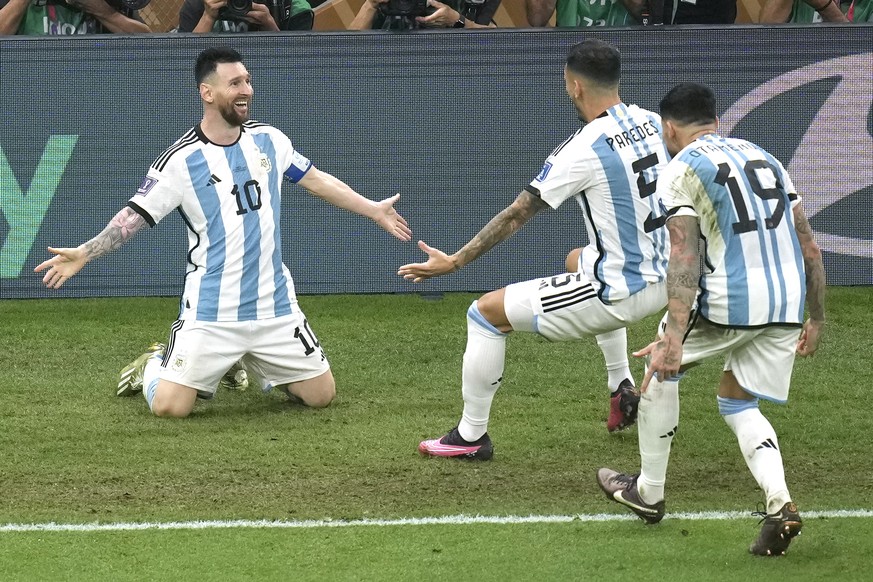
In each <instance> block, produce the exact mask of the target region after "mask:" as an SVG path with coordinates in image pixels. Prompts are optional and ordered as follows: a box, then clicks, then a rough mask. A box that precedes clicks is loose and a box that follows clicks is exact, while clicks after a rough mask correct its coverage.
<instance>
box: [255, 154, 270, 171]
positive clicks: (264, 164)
mask: <svg viewBox="0 0 873 582" xmlns="http://www.w3.org/2000/svg"><path fill="white" fill-rule="evenodd" d="M258 160H260V165H261V168H262V169H263V170H264V171H265V172H269V171H271V170H272V169H273V162H271V161H270V158H269V156H267V154H261V155H260V156H258Z"/></svg>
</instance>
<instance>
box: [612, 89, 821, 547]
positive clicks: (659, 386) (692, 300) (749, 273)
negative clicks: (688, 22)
mask: <svg viewBox="0 0 873 582" xmlns="http://www.w3.org/2000/svg"><path fill="white" fill-rule="evenodd" d="M661 116H662V121H663V126H664V142H665V143H666V144H667V148H668V149H669V151H670V153H671V154H673V155H674V158H673V159H672V161H671V162H670V163H669V164H668V166H667V168H666V169H665V170H664V172H663V173H662V174H661V177H660V181H659V182H658V192H659V194H661V199H662V201H663V203H664V206H665V208H666V209H667V213H668V219H667V229H668V230H669V232H670V241H671V252H670V264H669V267H668V270H667V296H668V298H669V299H668V305H667V307H668V309H667V314H666V315H665V316H664V319H663V320H662V321H661V326H660V328H659V329H660V339H659V340H657V341H655V342H653V343H651V344H650V345H648V346H647V347H645V348H643V349H642V350H640V351H638V352H637V353H636V354H635V355H638V356H648V357H649V358H650V360H649V362H648V365H647V371H646V376H645V378H644V379H643V383H642V384H641V386H640V390H641V391H642V392H643V396H642V400H641V401H640V406H639V447H640V458H641V460H642V468H641V472H640V474H639V475H627V474H623V473H619V472H617V471H613V470H612V469H607V468H603V469H600V470H599V471H598V473H597V480H598V483H599V484H600V487H601V489H603V491H604V492H605V493H606V495H607V497H609V498H610V499H612V500H613V501H616V502H618V503H621V504H622V505H625V506H627V507H629V508H630V509H631V510H632V511H633V512H634V513H636V514H637V515H639V516H640V517H641V518H642V519H643V520H645V521H646V522H648V523H655V522H658V521H660V520H661V518H663V516H664V484H665V481H666V473H667V462H668V460H669V456H670V446H671V442H672V440H673V436H674V435H675V434H676V431H677V430H678V423H679V385H678V384H679V377H680V376H681V373H682V372H683V371H684V370H685V369H687V368H688V367H690V366H692V365H694V364H695V363H697V362H699V361H701V360H703V359H705V358H708V357H710V356H722V357H724V372H723V373H722V377H721V381H720V383H719V386H718V408H719V412H720V413H721V415H722V417H723V418H724V421H725V422H726V423H727V425H728V426H729V427H730V428H731V430H732V431H733V432H734V434H735V435H736V437H737V442H738V444H739V446H740V450H741V452H742V454H743V458H744V459H745V461H746V464H747V465H748V467H749V470H750V471H751V473H752V475H753V476H754V477H755V480H756V481H757V482H758V485H759V486H760V487H761V489H762V490H763V492H764V496H765V500H766V509H765V511H764V512H762V513H761V515H762V517H763V520H762V522H763V527H762V528H761V532H760V534H759V536H758V538H757V539H756V540H755V542H754V543H752V545H751V546H750V548H749V551H750V552H751V553H753V554H756V555H763V556H778V555H782V554H783V553H785V550H786V549H788V545H789V543H790V542H791V540H792V538H794V537H795V536H796V535H797V534H799V533H800V528H801V525H802V523H801V520H800V514H799V513H798V511H797V506H796V505H795V503H794V502H793V501H792V499H791V496H790V495H789V493H788V486H787V485H786V482H785V471H784V468H783V465H782V455H781V453H780V443H779V441H778V439H777V438H776V432H775V431H774V430H773V427H772V426H771V425H770V423H769V421H768V420H767V419H766V418H765V417H764V415H763V414H761V411H760V410H759V409H758V399H759V398H764V399H766V400H770V401H773V402H779V403H784V402H785V401H786V400H787V399H788V388H789V384H790V382H791V371H792V368H793V365H794V358H795V353H797V354H800V355H803V356H806V355H810V354H812V353H814V352H815V351H816V348H817V347H818V342H819V337H820V334H821V332H822V329H823V326H824V318H825V314H824V291H825V276H824V267H823V266H822V260H821V251H820V250H819V248H818V245H817V244H816V243H815V240H814V238H813V236H812V229H811V228H810V226H809V222H808V221H807V219H806V216H805V215H804V213H803V209H802V208H801V206H800V198H799V197H798V195H797V192H796V191H795V189H794V184H793V183H792V182H791V179H790V178H789V177H788V173H787V172H786V171H785V168H784V167H783V166H782V164H781V163H779V161H778V160H777V159H776V158H774V157H773V156H772V155H770V154H769V153H767V152H766V151H765V150H763V149H762V148H760V147H758V146H757V145H755V144H753V143H750V142H747V141H745V140H741V139H732V138H724V137H721V136H719V135H718V134H717V133H716V131H717V130H718V118H717V117H716V106H715V96H714V95H713V93H712V90H711V89H710V88H709V87H706V86H704V85H699V84H696V83H684V84H681V85H677V86H676V87H674V88H673V89H672V90H671V91H670V92H669V93H667V95H666V96H665V97H664V99H663V100H662V101H661ZM701 241H703V245H704V248H705V253H704V259H705V268H704V270H703V273H702V274H701V265H700V256H699V251H698V249H699V244H700V242H701ZM804 306H806V307H808V308H809V319H807V320H806V321H804V319H803V317H804ZM798 330H800V332H799V333H798Z"/></svg>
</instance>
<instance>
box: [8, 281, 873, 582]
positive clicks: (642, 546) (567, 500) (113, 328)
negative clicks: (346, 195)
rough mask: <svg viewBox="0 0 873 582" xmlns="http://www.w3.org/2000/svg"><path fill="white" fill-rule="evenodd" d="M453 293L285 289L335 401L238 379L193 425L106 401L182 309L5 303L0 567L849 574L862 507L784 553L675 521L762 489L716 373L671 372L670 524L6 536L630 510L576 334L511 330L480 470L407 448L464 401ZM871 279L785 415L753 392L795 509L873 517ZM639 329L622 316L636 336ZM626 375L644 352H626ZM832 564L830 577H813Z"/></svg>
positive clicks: (104, 572) (129, 572) (840, 314)
mask: <svg viewBox="0 0 873 582" xmlns="http://www.w3.org/2000/svg"><path fill="white" fill-rule="evenodd" d="M474 298H475V295H471V294H448V295H446V296H445V297H444V298H443V299H442V300H439V301H425V300H422V299H421V298H420V297H419V296H417V295H390V296H382V295H373V296H370V295H365V296H304V297H302V298H301V306H302V307H303V309H304V311H305V312H306V314H307V316H308V318H309V320H310V322H311V323H312V326H313V328H314V330H315V332H316V334H317V335H318V336H319V339H320V340H321V343H322V344H323V345H324V346H325V349H326V351H327V354H328V357H329V359H330V361H331V364H332V367H333V370H334V374H335V376H336V378H337V386H338V398H337V400H336V401H335V403H334V404H333V405H332V406H331V407H329V408H328V409H325V410H320V411H313V410H309V409H306V408H302V407H299V406H295V405H292V404H289V403H287V402H286V401H285V400H284V399H283V398H282V397H280V395H278V394H268V395H263V394H261V393H259V392H258V391H256V390H251V389H250V390H247V391H245V392H219V394H218V395H217V397H216V399H215V400H213V401H211V402H203V403H200V404H198V407H197V408H196V409H195V414H193V415H192V416H191V417H190V418H188V419H185V420H181V421H173V420H164V419H156V418H153V417H152V416H151V415H150V414H149V413H148V410H147V407H146V405H145V402H144V401H143V399H142V398H140V397H137V398H123V399H122V398H116V397H115V396H114V387H115V384H116V382H117V374H118V371H119V370H120V369H121V368H122V367H123V366H124V365H125V364H127V363H128V362H129V361H130V360H132V359H133V358H134V357H136V356H137V355H138V354H139V353H141V352H142V351H143V350H144V349H145V347H146V346H147V345H148V344H149V343H151V342H152V341H155V340H161V339H163V338H165V337H166V335H167V333H168V329H169V324H170V323H171V322H172V321H173V320H174V318H175V316H176V311H177V301H176V300H175V299H162V298H151V299H93V300H36V301H8V300H7V301H3V302H0V311H2V320H3V331H4V333H3V334H2V336H3V337H2V338H0V345H2V348H3V354H4V356H3V364H4V366H3V383H2V394H0V402H2V406H0V426H2V430H0V447H2V451H3V453H2V455H0V491H2V502H0V578H2V579H4V580H5V579H9V580H31V579H32V580H46V579H64V580H94V579H106V580H110V579H111V580H123V579H130V580H136V579H143V580H144V579H159V578H169V579H231V580H236V579H251V580H265V579H276V580H280V579H291V578H294V579H312V580H318V579H321V580H332V579H338V580H364V579H369V580H383V579H385V580H396V579H410V580H412V579H415V580H428V579H445V578H447V577H448V578H455V579H459V580H492V579H493V580H496V579H503V580H506V579H512V580H529V579H552V580H566V579H592V578H594V577H603V576H610V575H621V576H622V577H623V576H624V575H625V574H627V575H631V576H636V577H637V578H638V579H654V578H657V577H660V578H666V577H667V576H669V577H670V578H672V579H686V580H702V579H707V580H716V579H724V580H735V579H737V578H738V577H740V576H743V575H755V576H761V575H763V576H771V575H772V576H779V577H782V576H791V577H793V578H795V579H798V580H815V579H824V578H825V577H826V576H829V577H831V578H833V577H834V574H835V573H836V572H840V574H839V575H837V578H838V579H841V580H843V579H845V580H852V579H858V580H861V579H865V574H866V573H867V572H869V570H870V568H871V566H873V558H871V557H869V556H873V523H871V522H873V520H871V519H869V518H838V519H835V518H828V519H809V520H807V522H806V525H805V527H804V535H802V536H801V537H800V538H798V539H797V540H796V541H795V542H794V543H793V544H792V546H791V548H790V550H789V555H788V556H787V557H786V558H783V559H775V560H766V559H756V558H753V557H751V556H748V555H746V553H745V552H746V547H747V545H748V543H749V542H750V541H751V540H752V539H753V538H754V536H755V535H756V532H757V520H756V519H755V518H753V517H751V516H750V517H749V518H748V519H739V520H736V519H735V520H729V521H688V520H682V519H670V518H669V514H670V513H675V512H699V511H749V512H750V511H752V510H754V509H755V505H756V503H757V502H758V501H760V492H759V491H757V487H756V485H755V483H754V481H753V479H752V478H751V476H750V475H749V473H748V470H747V469H746V467H745V464H744V462H743V460H742V458H741V456H740V453H739V450H738V448H737V446H736V443H735V442H734V437H733V435H732V433H731V432H730V430H729V429H728V428H727V426H726V425H725V424H724V422H723V421H722V420H721V418H720V417H719V415H718V412H717V407H716V402H715V386H716V384H717V381H718V376H719V372H720V369H721V366H720V363H719V362H715V361H712V362H709V363H707V364H704V365H703V366H700V367H699V368H696V369H694V370H692V371H691V372H690V373H689V374H688V375H687V376H686V377H685V379H684V380H683V381H682V384H681V406H682V409H681V421H680V427H681V430H680V433H679V435H678V436H677V438H676V440H675V441H674V447H673V456H672V459H671V464H670V469H669V473H668V484H667V512H668V518H667V519H665V521H664V522H663V523H662V524H661V525H659V526H653V527H652V526H650V527H646V526H643V525H642V522H639V521H638V520H636V521H635V520H621V521H615V522H604V523H588V522H570V523H554V524H551V523H537V524H504V525H501V524H474V525H386V526H354V527H347V528H326V527H322V528H308V529H256V528H240V529H208V530H193V531H189V530H180V531H157V530H147V531H111V532H107V531H96V532H46V531H36V532H17V531H2V526H3V524H21V523H36V524H44V523H47V522H56V523H64V524H91V523H103V524H106V523H117V522H127V523H134V524H142V523H147V522H151V523H162V522H168V521H184V522H188V521H196V520H238V519H247V520H259V519H266V520H286V521H289V520H290V521H303V520H320V519H333V520H361V519H379V520H397V519H404V518H410V517H421V518H427V517H433V516H445V515H461V514H463V515H488V516H509V515H521V516H525V515H577V514H583V515H587V514H596V513H610V514H613V513H614V514H616V515H624V512H623V511H622V509H621V508H619V507H617V506H615V505H614V504H610V503H609V502H608V501H606V499H605V498H604V497H603V495H602V493H601V492H600V490H599V489H598V487H597V485H596V484H595V482H594V471H595V469H596V468H597V467H599V466H604V465H606V466H614V467H616V468H620V469H625V470H636V468H637V467H638V463H639V461H638V455H637V448H636V430H635V429H630V430H629V431H626V432H624V433H620V434H617V435H609V434H607V432H606V428H605V418H606V411H607V395H606V388H605V371H604V369H603V365H602V357H601V355H600V352H599V350H598V349H597V346H596V343H595V342H594V341H593V340H590V341H583V342H571V343H561V344H552V343H549V342H546V341H544V340H542V339H541V338H537V337H534V336H531V335H526V334H513V336H512V337H510V339H509V341H508V349H507V365H506V372H505V379H504V383H503V386H502V388H501V390H500V391H499V393H498V394H497V397H496V398H495V403H494V408H493V414H492V421H491V425H490V427H489V432H490V434H491V435H492V438H493V440H494V444H495V457H494V460H493V461H492V462H490V463H482V464H475V463H466V462H457V461H453V460H447V459H425V458H421V457H420V456H419V455H418V454H417V452H416V450H415V447H416V445H417V443H418V441H419V440H421V439H423V438H428V437H433V436H437V435H439V434H442V433H443V432H445V431H446V430H448V429H449V428H451V427H452V426H453V425H454V423H456V422H457V419H458V418H459V416H460V412H461V398H460V374H461V367H460V366H461V356H462V354H463V350H464V344H465V335H466V331H465V329H466V323H465V316H464V314H465V311H466V308H467V306H468V305H469V303H470V302H471V301H472V300H473V299H474ZM871 312H873V289H870V288H848V289H846V288H832V289H830V290H829V296H828V317H829V323H828V328H827V330H826V337H825V341H824V344H823V346H822V348H821V349H820V351H819V353H818V354H817V355H816V356H815V357H814V358H811V359H806V360H799V361H798V364H797V366H796V368H795V373H794V379H793V383H792V392H791V398H790V400H789V403H788V404H787V405H785V406H777V405H771V404H767V403H762V405H761V406H762V410H763V411H764V413H765V414H766V415H767V416H768V418H770V420H771V422H772V423H773V425H774V427H775V428H776V430H777V434H778V435H779V438H780V444H781V446H782V450H783V456H784V458H785V464H786V474H787V478H788V483H789V487H790V488H791V491H792V494H793V496H794V498H795V499H796V501H797V502H798V504H799V506H800V509H801V512H803V511H805V510H806V511H812V510H815V511H831V510H839V509H848V510H869V509H871V508H873V480H871V477H870V475H871V474H873V467H871V465H873V463H871V461H870V460H869V453H868V446H867V441H868V438H867V435H869V434H870V433H871V431H873V419H871V415H870V414H869V413H868V411H867V409H866V406H864V402H866V398H865V396H866V392H867V388H868V387H869V386H870V385H871V380H873V366H871V364H870V362H871V359H870V353H871V351H873V318H871V316H870V313H871ZM656 321H657V318H651V319H649V320H646V321H644V322H640V323H639V324H637V325H635V326H633V327H632V328H631V329H630V330H629V347H630V348H631V349H635V348H638V347H640V346H643V345H645V344H646V343H648V341H649V340H650V338H651V337H652V336H653V334H654V330H655V324H656ZM632 364H633V366H634V371H635V373H636V374H637V377H638V378H639V374H640V372H641V370H642V365H641V363H640V362H633V363H632ZM829 573H830V574H829Z"/></svg>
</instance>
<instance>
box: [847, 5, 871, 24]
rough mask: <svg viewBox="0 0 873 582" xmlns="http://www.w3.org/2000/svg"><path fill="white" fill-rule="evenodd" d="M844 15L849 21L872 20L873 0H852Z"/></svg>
mask: <svg viewBox="0 0 873 582" xmlns="http://www.w3.org/2000/svg"><path fill="white" fill-rule="evenodd" d="M846 15H847V16H848V18H849V22H873V0H852V5H851V6H849V12H847V13H846Z"/></svg>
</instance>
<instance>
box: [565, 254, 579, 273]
mask: <svg viewBox="0 0 873 582" xmlns="http://www.w3.org/2000/svg"><path fill="white" fill-rule="evenodd" d="M580 254H582V249H581V248H580V249H573V250H572V251H570V252H569V253H567V258H566V259H564V267H565V268H566V269H567V272H568V273H575V272H576V271H578V270H579V255H580Z"/></svg>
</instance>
